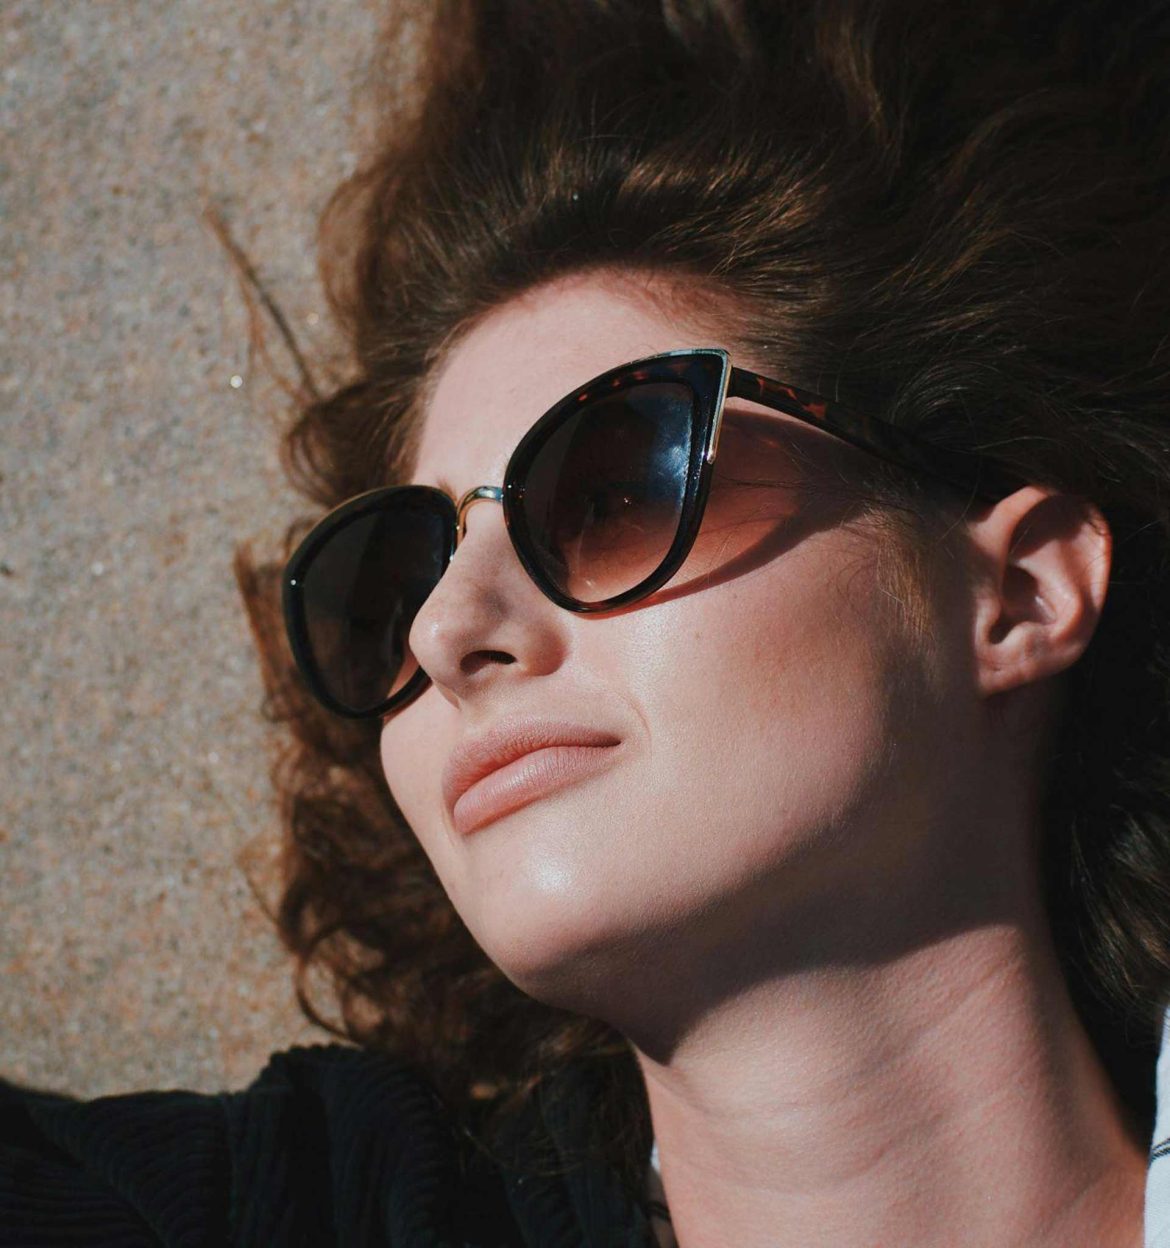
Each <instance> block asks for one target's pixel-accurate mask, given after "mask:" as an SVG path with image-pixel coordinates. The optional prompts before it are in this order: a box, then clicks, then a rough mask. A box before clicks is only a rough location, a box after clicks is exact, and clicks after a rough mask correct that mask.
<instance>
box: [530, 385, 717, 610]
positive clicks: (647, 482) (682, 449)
mask: <svg viewBox="0 0 1170 1248" xmlns="http://www.w3.org/2000/svg"><path fill="white" fill-rule="evenodd" d="M693 405H694V396H693V394H692V391H691V389H690V387H689V386H687V385H686V384H684V383H681V382H674V381H664V382H639V383H637V384H635V385H632V386H630V387H628V388H626V389H624V390H620V391H616V392H614V393H611V394H604V395H602V396H600V397H598V398H596V399H592V400H590V401H589V402H587V403H583V404H582V405H581V406H580V407H579V408H578V409H577V410H576V411H574V412H571V413H570V414H569V415H568V416H566V417H564V419H563V420H561V421H560V422H559V423H556V424H555V425H554V427H553V428H552V430H551V432H550V433H549V434H548V436H547V437H546V438H545V440H543V441H542V442H540V444H539V446H538V447H537V448H536V449H535V451H534V452H533V454H532V458H531V460H530V461H529V464H528V467H527V471H526V472H525V474H524V494H523V499H522V501H521V508H522V511H523V514H524V522H525V528H526V529H527V532H528V535H529V536H530V538H531V540H532V543H533V547H534V549H533V551H532V554H533V556H534V558H535V559H536V560H537V561H538V562H539V564H540V566H541V568H542V570H543V571H544V573H545V575H547V576H548V578H549V579H550V580H551V581H552V583H553V584H554V585H555V586H556V587H557V588H558V589H559V590H560V591H561V592H562V593H565V594H568V595H570V596H571V597H573V598H576V599H577V600H578V601H579V602H582V603H595V602H603V601H605V600H606V599H609V598H613V597H616V596H617V595H618V594H621V593H624V592H625V591H626V590H629V589H633V588H634V586H635V585H638V584H640V583H641V582H642V581H644V580H645V579H646V578H647V577H648V576H650V575H651V573H653V572H654V571H655V570H656V569H657V568H658V567H659V565H660V564H661V563H662V561H663V559H664V558H665V556H666V554H667V552H668V551H669V550H670V547H671V545H672V544H673V542H674V538H675V535H676V533H677V532H678V527H679V521H680V519H681V516H682V510H683V500H684V498H685V495H686V482H687V469H688V465H689V463H690V458H691V438H692V436H693V435H692V430H693V428H694V420H693Z"/></svg>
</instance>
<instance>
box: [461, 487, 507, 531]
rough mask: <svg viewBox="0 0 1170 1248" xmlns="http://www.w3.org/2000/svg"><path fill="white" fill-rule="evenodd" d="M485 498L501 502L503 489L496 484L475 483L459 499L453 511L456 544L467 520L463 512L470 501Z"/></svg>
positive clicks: (474, 501) (469, 504) (475, 501)
mask: <svg viewBox="0 0 1170 1248" xmlns="http://www.w3.org/2000/svg"><path fill="white" fill-rule="evenodd" d="M485 498H486V499H490V500H492V501H493V502H497V503H503V501H504V491H503V490H502V489H501V488H500V487H499V486H498V485H477V486H476V487H475V488H474V489H471V490H468V491H467V493H466V494H464V495H463V497H462V498H461V499H460V500H459V506H458V508H457V509H456V512H455V542H456V544H458V543H459V542H461V541H462V540H463V534H464V532H465V531H466V525H467V522H466V521H465V520H464V518H463V514H464V512H465V511H466V510H467V508H468V507H470V506H471V504H472V503H477V502H479V501H480V499H485Z"/></svg>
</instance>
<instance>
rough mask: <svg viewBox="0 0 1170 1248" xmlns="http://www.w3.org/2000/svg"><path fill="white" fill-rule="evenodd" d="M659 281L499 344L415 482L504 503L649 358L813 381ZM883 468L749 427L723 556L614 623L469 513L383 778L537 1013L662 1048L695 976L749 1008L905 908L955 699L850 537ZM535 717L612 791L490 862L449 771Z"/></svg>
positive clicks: (738, 459) (391, 739) (538, 820)
mask: <svg viewBox="0 0 1170 1248" xmlns="http://www.w3.org/2000/svg"><path fill="white" fill-rule="evenodd" d="M636 280H637V279H633V278H630V279H628V280H627V281H623V282H618V281H616V280H612V279H611V280H609V281H604V280H602V279H601V278H599V277H597V276H588V275H577V276H575V277H573V278H570V279H562V280H561V281H558V282H556V283H553V284H549V285H547V286H544V287H540V288H537V289H535V290H533V291H530V292H528V293H527V294H526V295H525V296H524V297H522V298H521V299H518V300H516V301H514V302H511V303H509V304H507V305H504V306H502V307H500V308H497V309H496V310H494V311H493V312H492V313H491V314H489V315H488V316H487V317H485V318H484V319H483V320H481V321H480V322H479V323H478V324H477V326H476V328H474V329H473V330H472V331H471V332H470V333H469V334H468V335H467V336H466V337H464V338H463V339H462V340H461V341H459V343H458V345H456V346H455V347H454V348H453V349H452V350H451V351H450V353H449V355H448V356H447V357H446V358H445V361H444V363H443V365H442V368H441V371H440V372H439V374H438V375H437V379H436V384H435V386H434V388H433V390H432V393H431V400H430V403H429V406H428V408H427V410H426V413H425V423H424V428H423V433H422V439H421V443H420V449H419V455H418V460H417V466H416V472H415V475H414V480H415V481H417V482H420V483H424V484H430V485H436V484H438V483H439V482H440V481H445V482H448V483H450V485H451V486H452V487H453V489H454V491H455V492H456V497H457V498H458V496H459V495H461V494H462V493H463V492H464V491H466V490H468V489H470V488H471V487H473V486H476V485H481V484H490V485H500V484H501V483H502V481H503V473H504V468H505V465H506V463H507V461H508V458H509V455H510V454H511V452H512V450H513V448H514V447H515V446H516V443H517V442H518V441H519V439H520V438H521V436H522V435H523V434H524V432H525V431H526V430H527V429H528V428H529V426H530V425H532V423H533V422H534V421H535V420H536V419H537V418H538V417H539V416H540V415H541V413H542V412H544V411H545V410H546V409H547V408H548V407H550V406H551V405H552V404H553V403H554V402H555V401H556V400H557V399H559V398H561V397H562V396H563V395H564V394H566V393H568V392H569V391H571V390H572V389H574V388H575V387H577V386H579V385H581V384H583V383H584V382H586V381H588V380H589V379H590V378H592V377H593V376H595V375H597V374H599V373H601V372H603V371H604V370H606V369H608V368H610V367H612V366H614V365H617V364H621V363H624V362H626V361H629V360H633V359H636V358H638V357H639V356H643V355H648V354H652V353H654V352H658V351H665V350H671V349H677V348H680V347H688V346H726V347H727V348H728V349H729V351H730V352H731V355H732V362H733V363H734V364H737V365H739V366H746V367H751V368H754V369H758V370H759V371H762V372H765V373H767V374H770V375H772V376H779V379H780V380H785V378H784V372H783V365H782V364H780V365H775V366H773V367H769V368H764V367H762V366H760V365H759V364H758V362H757V361H753V360H748V359H744V358H742V357H738V356H737V355H736V353H735V351H734V348H733V347H732V346H731V345H730V344H729V343H727V342H724V341H720V340H719V339H718V336H717V335H713V334H712V332H711V330H710V328H709V327H708V328H706V329H704V328H701V327H700V324H699V323H698V322H697V321H695V320H688V319H687V313H686V308H685V306H682V307H680V311H679V314H678V315H677V316H671V315H668V314H667V313H666V312H665V311H663V306H662V305H661V303H656V302H653V301H651V300H649V299H647V298H644V297H640V296H639V292H640V290H642V289H643V287H642V286H640V285H638V284H635V283H636ZM680 302H681V301H680ZM859 455H863V453H862V452H858V451H856V450H854V448H852V447H849V446H848V445H847V444H845V443H843V442H841V441H839V440H838V439H835V438H833V437H831V436H829V435H826V434H824V433H822V432H820V431H818V430H815V429H812V428H811V427H810V426H808V425H806V424H804V423H803V422H800V421H798V420H795V419H793V418H790V417H787V416H783V415H778V414H777V413H775V412H771V411H769V410H768V409H766V408H763V407H760V406H758V405H756V404H753V403H750V402H747V401H744V400H736V399H732V400H728V403H727V409H726V415H725V424H724V428H723V431H722V435H721V440H720V443H719V451H718V456H717V459H716V466H715V475H714V478H713V487H712V494H711V500H710V503H709V505H708V511H707V513H706V516H705V519H704V523H703V527H702V529H701V531H700V534H699V537H698V540H697V542H696V545H695V548H694V550H693V551H692V552H691V555H690V556H689V558H688V559H687V561H686V563H685V564H684V565H683V567H682V568H681V569H680V571H679V572H678V573H676V575H675V576H674V578H673V579H672V580H671V581H670V582H669V583H668V584H667V585H666V586H665V587H663V588H662V589H660V590H658V591H657V592H655V593H654V594H653V595H652V596H651V597H649V598H647V599H644V600H643V601H641V602H638V603H635V604H634V605H632V606H628V607H625V608H622V609H619V610H617V611H613V612H609V613H604V614H594V615H585V614H577V613H574V612H570V611H567V610H564V609H562V608H561V607H559V606H557V605H555V604H554V603H553V602H551V601H549V599H547V598H546V597H544V596H543V594H542V593H541V592H540V590H539V589H537V587H536V586H535V585H534V584H533V583H532V581H531V580H529V578H528V576H527V575H526V573H525V572H524V569H523V568H522V566H521V564H520V562H519V560H518V558H517V557H516V554H515V552H514V550H513V548H512V546H511V544H510V541H509V538H508V535H507V531H506V529H505V525H504V515H503V510H502V508H501V507H500V505H499V504H498V503H495V502H491V501H483V502H476V503H474V504H473V505H472V506H471V507H470V508H469V509H468V510H467V512H466V513H465V514H466V523H467V527H466V532H465V535H464V538H463V540H462V542H461V544H460V547H459V550H458V553H457V555H456V558H455V559H454V560H453V562H452V563H451V565H450V567H449V568H448V570H447V572H446V574H445V575H444V577H443V580H442V581H441V582H440V584H439V585H438V587H437V588H436V589H435V591H434V592H433V593H432V594H431V596H430V597H429V598H428V599H427V601H426V603H425V604H424V605H423V607H422V609H421V611H420V613H419V615H418V617H417V619H416V621H415V623H414V626H413V630H412V632H411V636H410V642H411V646H412V648H413V651H414V654H415V655H416V657H417V658H418V660H419V662H420V663H421V665H422V667H423V668H424V669H425V670H426V672H427V673H428V674H429V676H430V678H431V681H432V684H431V685H430V686H429V687H428V688H427V689H426V691H425V692H424V693H423V694H422V695H421V696H420V697H418V698H417V699H416V700H415V701H414V702H412V703H411V704H410V705H409V706H407V707H406V708H405V709H404V710H402V711H400V712H398V713H397V714H396V715H393V716H391V717H390V718H389V719H388V720H387V721H386V722H385V725H384V730H383V735H382V749H381V753H382V762H383V766H384V768H385V773H386V779H387V782H388V784H389V786H390V790H391V792H392V794H393V795H394V797H395V799H396V800H397V802H398V805H399V806H400V808H401V810H402V812H403V814H404V815H405V817H406V818H407V820H408V821H409V823H410V825H411V826H412V828H413V829H414V831H415V833H416V835H417V836H418V838H419V840H420V842H421V844H422V846H423V848H424V850H425V851H426V853H427V854H428V856H429V857H430V860H431V862H432V863H433V865H434V867H435V870H436V871H437V873H438V875H439V877H440V879H441V881H442V883H443V885H444V886H445V888H446V890H447V892H448V893H449V895H450V897H451V900H452V902H453V904H454V905H455V907H456V908H457V910H458V911H459V913H460V915H461V916H462V918H463V920H464V922H465V923H466V924H467V926H468V928H469V929H470V931H471V933H472V934H473V936H474V937H475V939H476V940H477V941H478V942H479V944H480V945H481V946H482V948H483V949H484V950H485V952H486V953H487V954H488V956H489V957H491V958H492V960H493V961H494V962H495V963H496V964H497V965H498V966H499V967H500V968H501V969H502V970H503V971H504V973H505V974H506V975H508V976H509V978H511V979H512V980H513V982H514V983H516V984H517V985H518V986H519V987H521V988H522V989H523V990H525V991H526V992H529V993H530V994H531V995H533V996H535V997H537V998H539V999H542V1000H545V1001H546V1002H547V1003H549V1004H555V1005H559V1006H561V1007H563V1008H569V1009H575V1010H578V1011H580V1012H583V1013H592V1014H594V1015H595V1016H599V1017H608V1018H609V1020H610V1021H612V1022H614V1023H615V1025H619V1026H621V1025H623V1023H624V1024H626V1025H628V1026H631V1027H633V1026H636V1025H637V1024H636V1016H637V1013H638V1011H639V1010H640V1009H641V1008H643V1003H644V1002H645V1003H647V1005H648V1004H649V1002H650V1001H651V1000H653V1002H654V1008H661V1003H662V994H663V993H668V992H669V985H671V984H672V983H676V982H681V976H682V975H683V974H685V975H686V977H687V980H688V982H690V983H691V984H692V985H693V984H694V983H695V982H696V976H697V975H698V974H699V972H700V968H701V967H708V968H709V969H710V975H711V983H712V984H716V983H717V982H719V979H720V976H723V978H724V980H725V981H726V982H727V984H728V986H730V981H731V980H732V979H733V978H734V977H735V975H736V974H737V973H739V972H743V973H747V971H746V968H747V966H748V965H749V964H751V963H754V962H758V960H759V958H760V957H762V956H763V957H767V958H773V957H776V956H778V955H779V953H780V951H781V949H786V950H787V954H786V955H785V956H789V957H792V958H799V957H803V956H808V955H809V951H810V948H811V945H810V942H813V943H815V941H816V939H819V937H818V935H817V934H818V933H823V932H824V931H825V930H826V924H828V925H831V924H833V923H836V922H839V918H840V913H839V907H840V906H841V905H842V904H843V903H845V904H848V905H858V904H869V903H870V902H873V901H874V900H875V899H876V898H877V897H881V898H883V899H890V900H892V899H893V897H894V895H895V894H896V891H897V890H896V888H891V889H890V890H889V892H888V893H886V892H884V891H883V890H882V889H881V888H878V889H875V888H874V882H875V881H876V880H880V878H881V877H882V875H883V873H885V874H887V875H889V874H890V873H891V871H892V870H893V868H892V865H891V864H892V862H893V861H895V860H900V859H904V858H905V857H906V855H908V854H909V855H910V856H914V855H915V854H917V853H919V852H920V851H919V850H917V849H914V848H911V846H912V845H913V836H914V831H915V828H916V827H917V826H919V825H920V824H922V823H923V821H924V818H925V811H926V809H927V807H928V806H929V804H930V803H929V800H927V801H926V803H925V805H924V804H923V775H924V773H926V772H927V771H928V770H929V766H930V762H931V752H932V750H933V749H934V747H935V744H936V743H937V742H938V740H939V736H938V734H939V733H940V731H943V719H944V717H945V709H944V708H945V705H946V691H945V690H942V689H939V688H934V685H936V684H937V683H938V682H937V678H931V677H930V676H929V674H928V672H927V666H926V659H925V658H917V657H915V655H916V651H915V649H914V647H912V646H910V644H909V643H908V640H907V637H906V635H905V633H904V630H903V628H902V626H901V625H900V624H899V616H898V613H897V612H896V610H895V609H894V604H893V603H892V602H891V600H890V598H889V597H888V596H887V595H886V594H884V593H882V591H881V589H880V587H879V584H878V580H877V577H876V573H875V554H876V550H877V546H878V543H879V542H880V541H881V540H882V539H880V538H879V537H877V536H876V535H875V534H874V533H872V532H870V531H869V530H867V529H866V528H865V527H864V526H861V525H856V524H855V525H854V526H853V527H852V528H851V527H848V526H847V525H846V523H845V521H846V520H847V518H848V512H849V506H850V504H849V502H848V500H845V501H843V499H842V485H843V482H845V483H847V482H848V479H849V475H848V474H849V471H850V467H851V465H855V464H856V463H857V456H859ZM746 481H755V482H757V483H759V482H763V484H755V485H748V484H745V482H746ZM834 483H835V484H836V487H837V493H836V494H834V492H833V486H834ZM952 666H953V664H952ZM936 669H937V670H948V669H947V665H946V664H943V665H941V666H939V665H936V664H934V663H932V664H931V665H930V670H931V671H932V672H933V671H935V670H936ZM517 714H531V715H536V716H550V717H555V718H560V719H567V720H570V721H572V722H573V723H576V724H580V725H584V726H587V727H592V728H598V729H602V730H605V731H607V732H609V733H611V734H612V735H613V736H614V737H615V738H618V739H620V745H619V746H617V747H614V748H613V749H612V751H611V753H612V757H611V758H610V760H609V763H608V765H607V766H605V767H603V768H602V769H600V770H598V771H595V772H593V773H592V774H590V775H588V776H587V777H586V778H583V779H581V780H579V781H578V782H576V783H572V784H570V785H568V787H565V788H562V789H560V790H559V791H556V792H554V793H550V794H548V795H547V796H544V797H542V798H538V799H537V800H534V801H531V802H529V803H528V804H526V805H523V806H521V807H519V808H518V809H515V810H513V811H512V812H511V813H508V814H505V815H503V816H502V817H500V818H497V819H495V820H493V821H491V822H488V823H487V824H485V825H483V826H480V827H478V828H476V829H474V830H473V831H471V832H470V834H467V835H462V834H460V833H459V832H458V831H457V830H456V829H455V826H454V824H453V821H452V816H451V813H450V811H449V810H448V809H447V808H446V806H445V803H444V798H443V792H442V788H441V782H442V775H443V768H444V765H445V764H446V762H447V759H448V757H449V756H450V754H451V751H452V750H453V749H454V748H455V747H456V746H457V745H458V744H459V743H460V742H463V741H465V740H467V739H469V738H471V737H474V736H478V735H479V734H480V733H482V732H483V731H484V730H485V729H487V728H489V727H490V726H491V725H492V724H493V723H495V722H497V721H499V720H500V719H501V717H503V716H513V715H517ZM952 716H954V717H955V718H957V715H955V713H954V712H952ZM950 727H951V728H954V727H955V726H954V725H950ZM901 869H902V868H899V870H901ZM894 874H897V871H895V872H894ZM883 904H885V903H884V901H883ZM778 941H779V942H780V944H777V942H778ZM675 972H678V973H679V974H678V975H676V974H675Z"/></svg>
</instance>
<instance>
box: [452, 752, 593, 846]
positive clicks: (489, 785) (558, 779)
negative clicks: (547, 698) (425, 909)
mask: <svg viewBox="0 0 1170 1248" xmlns="http://www.w3.org/2000/svg"><path fill="white" fill-rule="evenodd" d="M616 750H617V746H616V745H549V746H545V747H544V748H543V749H540V750H532V751H531V752H529V753H528V754H522V755H521V756H520V757H519V758H514V759H513V760H512V761H511V762H510V763H507V764H505V765H504V766H503V767H499V768H497V769H496V770H495V771H491V772H489V773H488V774H487V775H486V776H484V777H482V779H480V780H477V781H476V782H475V784H473V785H472V786H471V788H469V789H468V790H467V791H466V792H465V793H464V794H463V795H462V796H461V797H460V798H459V800H458V801H457V802H456V803H455V806H454V808H453V809H452V812H451V814H452V819H453V822H454V824H455V831H456V832H458V833H460V834H461V835H463V836H466V835H467V834H468V833H469V832H474V831H475V830H476V829H477V828H481V827H483V825H484V824H485V823H490V822H491V821H492V820H493V819H499V818H500V817H501V816H502V815H506V814H510V813H511V812H512V811H513V810H516V809H518V808H519V807H521V806H526V805H527V804H528V803H529V802H531V801H535V800H536V798H538V797H546V796H547V795H548V794H550V793H555V792H556V791H557V790H559V789H563V788H565V787H567V786H568V785H570V784H575V783H576V782H577V781H578V780H583V779H585V778H586V777H587V776H591V775H594V774H595V773H597V772H599V771H602V770H604V769H605V768H606V767H608V766H609V765H610V764H611V763H612V762H613V761H614V759H615V757H616V755H615V751H616Z"/></svg>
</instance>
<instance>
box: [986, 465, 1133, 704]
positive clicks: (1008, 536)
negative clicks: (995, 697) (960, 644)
mask: <svg viewBox="0 0 1170 1248" xmlns="http://www.w3.org/2000/svg"><path fill="white" fill-rule="evenodd" d="M968 533H969V536H970V539H971V542H972V544H973V547H974V557H975V559H976V564H977V567H978V568H979V575H978V580H977V583H976V585H975V590H974V594H975V599H974V615H973V624H974V635H973V637H972V644H973V647H974V654H973V657H974V660H975V671H976V675H977V679H978V682H979V688H980V690H981V692H982V693H983V694H984V695H990V694H994V693H1003V692H1005V691H1006V690H1008V689H1014V688H1016V687H1017V686H1020V685H1026V684H1031V683H1033V682H1035V681H1039V680H1042V679H1043V678H1044V677H1046V676H1052V675H1055V674H1056V673H1058V672H1061V671H1064V670H1065V669H1066V668H1068V667H1071V666H1072V664H1073V663H1075V662H1076V661H1077V659H1079V658H1080V656H1081V655H1082V654H1083V653H1084V651H1085V648H1086V647H1087V646H1088V644H1089V642H1090V640H1091V639H1092V636H1093V632H1094V630H1095V629H1096V627H1097V621H1098V620H1099V619H1100V617H1101V611H1102V609H1103V608H1104V605H1105V595H1106V592H1107V589H1108V585H1109V570H1110V566H1111V562H1112V553H1113V536H1112V534H1111V532H1110V530H1109V524H1108V522H1107V521H1106V520H1105V517H1104V516H1103V515H1102V514H1101V512H1100V510H1099V509H1098V508H1097V507H1096V506H1095V505H1094V504H1093V503H1091V502H1089V501H1087V500H1085V499H1082V498H1078V497H1077V496H1075V495H1072V494H1064V493H1059V492H1057V491H1055V490H1052V489H1049V488H1047V487H1044V486H1038V485H1027V486H1023V487H1022V488H1021V489H1019V490H1016V491H1015V493H1013V494H1010V495H1009V496H1008V497H1007V498H1004V499H1001V500H1000V501H999V502H998V503H996V504H995V506H993V507H992V508H991V510H990V511H988V512H987V514H986V515H984V516H982V517H981V518H980V519H978V520H975V521H972V522H969V524H968Z"/></svg>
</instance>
